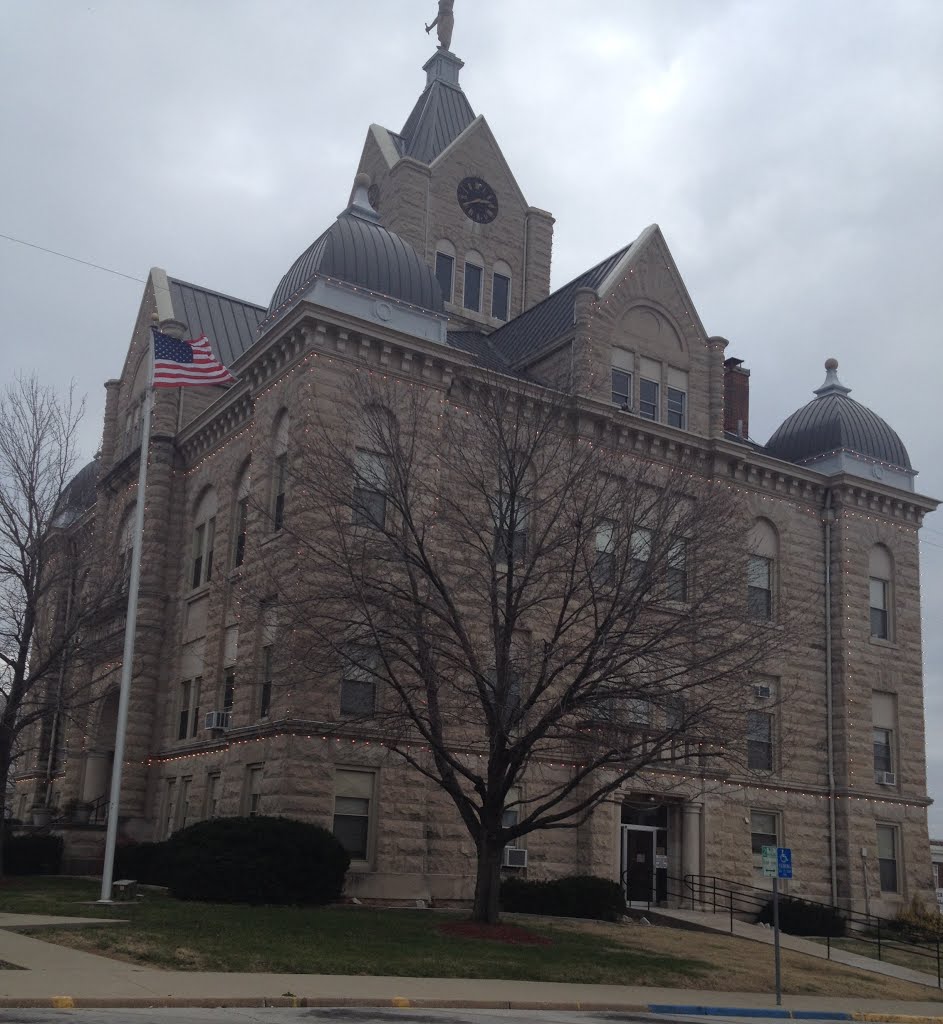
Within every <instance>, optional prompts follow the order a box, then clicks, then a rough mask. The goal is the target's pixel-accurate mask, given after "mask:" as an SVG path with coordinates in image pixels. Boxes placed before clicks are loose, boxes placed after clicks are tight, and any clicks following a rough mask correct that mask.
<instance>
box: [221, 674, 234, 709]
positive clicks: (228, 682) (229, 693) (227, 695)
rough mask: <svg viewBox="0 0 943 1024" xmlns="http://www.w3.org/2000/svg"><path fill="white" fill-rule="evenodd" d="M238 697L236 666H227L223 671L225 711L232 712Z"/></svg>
mask: <svg viewBox="0 0 943 1024" xmlns="http://www.w3.org/2000/svg"><path fill="white" fill-rule="evenodd" d="M235 698H236V667H235V665H233V666H231V667H230V668H227V669H225V670H224V672H223V711H225V712H227V713H231V712H232V706H233V703H234V702H235Z"/></svg>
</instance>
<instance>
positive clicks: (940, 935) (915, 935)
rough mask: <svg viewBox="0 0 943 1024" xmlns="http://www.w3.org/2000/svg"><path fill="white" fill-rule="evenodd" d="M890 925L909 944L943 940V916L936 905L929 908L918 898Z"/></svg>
mask: <svg viewBox="0 0 943 1024" xmlns="http://www.w3.org/2000/svg"><path fill="white" fill-rule="evenodd" d="M890 924H891V927H892V928H893V929H894V931H896V932H899V933H900V935H901V937H902V938H903V939H904V940H906V941H907V942H936V940H937V939H943V914H941V913H940V911H939V910H938V909H937V907H936V904H931V905H930V906H929V907H927V906H925V905H924V904H922V903H921V902H920V901H919V900H918V899H917V897H916V896H914V898H913V899H912V900H911V901H910V906H908V907H905V908H904V909H903V910H901V911H900V912H899V913H898V915H897V917H896V918H895V919H894V920H893V921H892V922H890Z"/></svg>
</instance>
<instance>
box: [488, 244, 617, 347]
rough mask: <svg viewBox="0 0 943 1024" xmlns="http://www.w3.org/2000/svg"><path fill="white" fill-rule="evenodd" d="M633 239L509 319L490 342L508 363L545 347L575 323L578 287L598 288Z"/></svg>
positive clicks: (490, 337) (490, 338) (491, 336)
mask: <svg viewBox="0 0 943 1024" xmlns="http://www.w3.org/2000/svg"><path fill="white" fill-rule="evenodd" d="M630 248H631V243H630V244H629V245H627V246H625V247H624V248H622V249H620V250H619V251H618V252H614V253H613V254H612V255H611V256H609V257H607V258H606V259H604V260H603V261H602V262H601V263H597V264H596V266H595V267H590V269H589V270H586V271H584V272H583V273H582V274H580V276H579V277H575V278H573V280H572V281H570V282H569V284H565V285H564V286H563V287H562V288H559V289H557V291H555V292H553V294H552V295H548V296H547V298H545V299H544V300H543V302H538V303H537V305H536V306H531V308H530V309H528V310H526V311H525V312H523V313H521V315H520V316H517V317H515V318H514V319H513V320H510V321H508V323H506V324H505V325H504V326H503V327H499V328H498V330H496V331H495V332H494V333H493V334H491V335H489V336H488V341H489V344H490V345H491V346H492V348H494V349H495V350H496V351H497V352H498V353H499V355H500V356H501V357H502V358H504V359H506V360H507V361H508V363H511V364H514V363H520V362H523V361H524V360H526V359H527V357H528V356H529V355H532V354H533V353H535V352H537V351H539V350H540V349H542V348H543V347H544V346H545V345H546V344H547V343H548V342H550V341H553V340H554V339H555V338H557V337H559V336H560V335H561V334H564V333H565V332H566V331H568V330H569V329H570V328H571V327H572V326H573V307H574V302H575V300H576V292H577V290H578V289H579V288H594V289H595V288H598V287H599V285H600V284H602V282H603V281H604V280H605V279H606V277H607V275H608V274H609V272H610V271H611V270H612V269H613V267H615V266H616V264H617V263H618V262H619V260H621V259H622V257H623V256H625V254H626V253H627V252H628V251H629V249H630Z"/></svg>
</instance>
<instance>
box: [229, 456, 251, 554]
mask: <svg viewBox="0 0 943 1024" xmlns="http://www.w3.org/2000/svg"><path fill="white" fill-rule="evenodd" d="M235 499H236V508H235V512H234V515H233V525H232V565H233V568H234V569H235V568H238V567H239V566H240V565H242V563H243V562H244V561H245V560H246V536H247V535H248V532H249V463H248V462H246V463H245V464H244V465H243V467H242V472H241V473H240V474H239V478H238V479H237V481H236V488H235Z"/></svg>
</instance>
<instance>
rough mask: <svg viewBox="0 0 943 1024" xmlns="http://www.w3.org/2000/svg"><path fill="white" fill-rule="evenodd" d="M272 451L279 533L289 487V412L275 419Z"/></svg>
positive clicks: (275, 524) (274, 519)
mask: <svg viewBox="0 0 943 1024" xmlns="http://www.w3.org/2000/svg"><path fill="white" fill-rule="evenodd" d="M272 441H273V446H272V451H273V455H274V459H273V462H272V508H271V516H272V530H273V532H277V531H279V530H280V529H281V528H282V526H284V525H285V490H286V488H287V486H288V410H287V409H282V411H281V412H280V413H279V414H278V416H277V417H276V418H275V427H274V431H273V439H272Z"/></svg>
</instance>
